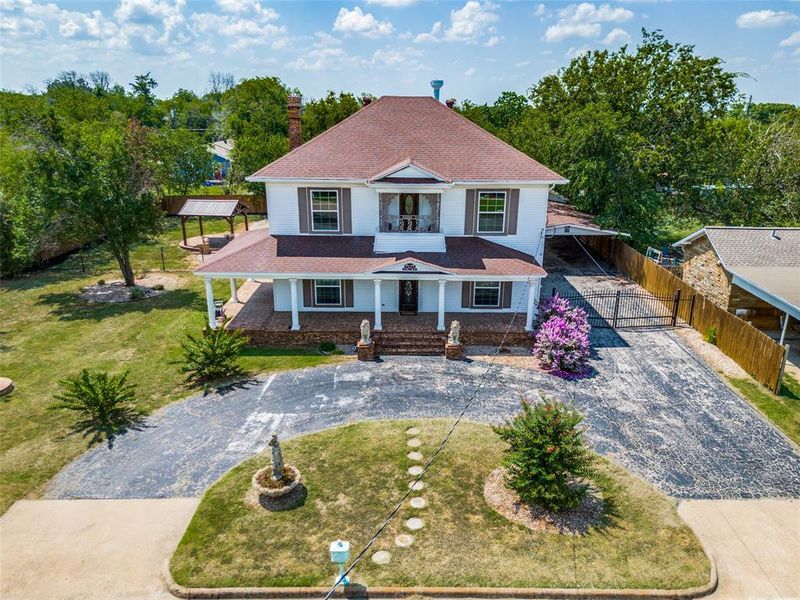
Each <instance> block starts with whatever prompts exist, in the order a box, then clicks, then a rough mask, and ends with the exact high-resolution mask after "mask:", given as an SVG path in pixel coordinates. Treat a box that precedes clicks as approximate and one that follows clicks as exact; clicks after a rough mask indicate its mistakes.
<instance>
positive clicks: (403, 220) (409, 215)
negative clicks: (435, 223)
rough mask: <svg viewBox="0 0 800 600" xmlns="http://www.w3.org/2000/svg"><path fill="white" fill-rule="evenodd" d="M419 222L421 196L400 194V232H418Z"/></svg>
mask: <svg viewBox="0 0 800 600" xmlns="http://www.w3.org/2000/svg"><path fill="white" fill-rule="evenodd" d="M418 221H419V194H400V230H401V231H416V230H417V228H418V227H419V223H418Z"/></svg>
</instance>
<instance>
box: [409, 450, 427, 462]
mask: <svg viewBox="0 0 800 600" xmlns="http://www.w3.org/2000/svg"><path fill="white" fill-rule="evenodd" d="M406 456H407V457H408V460H413V461H416V462H422V459H423V458H425V457H424V456H422V452H417V451H414V452H409V453H408V454H406Z"/></svg>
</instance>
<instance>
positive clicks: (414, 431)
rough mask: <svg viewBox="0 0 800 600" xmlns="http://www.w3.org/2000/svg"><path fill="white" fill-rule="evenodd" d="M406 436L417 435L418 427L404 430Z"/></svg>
mask: <svg viewBox="0 0 800 600" xmlns="http://www.w3.org/2000/svg"><path fill="white" fill-rule="evenodd" d="M406 435H419V427H409V428H408V429H406Z"/></svg>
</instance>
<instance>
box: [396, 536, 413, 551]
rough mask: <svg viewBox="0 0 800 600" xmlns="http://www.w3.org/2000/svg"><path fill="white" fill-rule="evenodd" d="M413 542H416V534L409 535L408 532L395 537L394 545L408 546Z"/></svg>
mask: <svg viewBox="0 0 800 600" xmlns="http://www.w3.org/2000/svg"><path fill="white" fill-rule="evenodd" d="M413 543H414V536H413V535H408V534H407V533H401V534H400V535H398V536H397V537H395V538H394V545H395V546H399V547H400V548H408V547H409V546H410V545H411V544H413Z"/></svg>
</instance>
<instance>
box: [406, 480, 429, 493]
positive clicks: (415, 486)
mask: <svg viewBox="0 0 800 600" xmlns="http://www.w3.org/2000/svg"><path fill="white" fill-rule="evenodd" d="M408 487H409V488H411V489H412V490H414V491H415V492H418V491H420V490H421V489H422V488H424V487H425V482H424V481H409V482H408Z"/></svg>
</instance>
